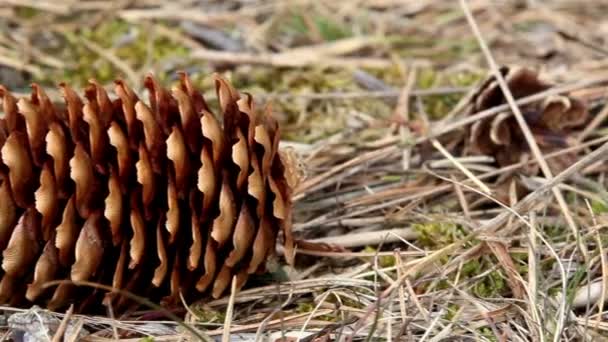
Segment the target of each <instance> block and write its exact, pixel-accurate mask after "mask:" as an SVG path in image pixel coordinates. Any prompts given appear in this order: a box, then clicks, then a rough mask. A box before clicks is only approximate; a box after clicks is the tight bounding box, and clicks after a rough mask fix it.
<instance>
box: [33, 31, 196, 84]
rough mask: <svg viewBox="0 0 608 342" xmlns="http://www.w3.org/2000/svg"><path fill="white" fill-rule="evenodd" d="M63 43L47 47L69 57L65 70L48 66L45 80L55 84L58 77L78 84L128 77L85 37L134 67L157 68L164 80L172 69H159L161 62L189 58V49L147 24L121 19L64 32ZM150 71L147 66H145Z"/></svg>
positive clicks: (139, 68) (64, 57) (63, 56)
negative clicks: (59, 46) (95, 50)
mask: <svg viewBox="0 0 608 342" xmlns="http://www.w3.org/2000/svg"><path fill="white" fill-rule="evenodd" d="M64 39H65V41H64V43H65V46H63V47H62V48H61V49H60V50H58V51H48V52H49V53H50V54H53V55H55V56H58V57H59V58H61V59H63V60H66V61H70V64H69V66H70V68H68V69H65V70H49V71H48V72H47V73H46V75H45V77H44V78H43V79H42V80H37V81H39V82H42V83H48V84H55V83H57V80H58V79H61V80H65V81H66V82H68V83H70V84H71V85H73V86H75V87H81V86H83V85H85V84H86V83H87V82H88V80H89V79H90V78H95V79H97V80H98V81H99V82H101V83H110V82H112V81H113V80H114V79H116V78H117V77H125V75H124V74H123V73H122V71H121V70H119V69H118V68H117V67H116V66H115V65H114V64H113V63H112V62H111V61H109V60H107V59H105V58H103V57H102V56H100V55H99V54H97V53H96V52H94V51H92V50H91V49H89V48H88V47H87V46H86V45H85V43H83V40H86V41H89V42H92V43H93V44H95V45H97V46H99V47H100V48H102V49H104V50H106V51H108V52H109V53H111V54H113V55H114V56H115V57H116V58H117V59H119V60H120V61H121V62H123V63H125V64H127V65H128V66H129V67H130V68H131V69H132V70H133V71H135V72H138V71H140V70H141V69H144V70H145V67H146V66H148V65H149V66H150V69H153V70H155V71H156V73H155V75H156V77H158V78H159V80H161V81H166V80H167V79H168V77H169V76H171V77H173V76H174V75H173V71H174V69H172V70H170V71H171V73H170V74H167V73H163V72H158V71H159V70H163V68H160V67H158V66H157V64H158V63H161V62H165V61H166V60H167V59H171V60H172V61H178V60H179V59H180V58H181V59H184V60H187V56H188V49H187V48H186V47H184V46H181V45H179V44H176V43H174V42H172V41H170V40H168V39H167V38H164V37H162V36H159V35H154V34H153V30H152V29H150V28H149V27H147V25H134V24H131V23H128V22H125V21H122V20H120V19H114V20H108V21H103V22H101V23H100V24H99V25H97V26H95V27H92V28H91V27H84V28H82V29H80V30H79V31H74V32H67V33H65V34H64ZM145 71H147V70H145Z"/></svg>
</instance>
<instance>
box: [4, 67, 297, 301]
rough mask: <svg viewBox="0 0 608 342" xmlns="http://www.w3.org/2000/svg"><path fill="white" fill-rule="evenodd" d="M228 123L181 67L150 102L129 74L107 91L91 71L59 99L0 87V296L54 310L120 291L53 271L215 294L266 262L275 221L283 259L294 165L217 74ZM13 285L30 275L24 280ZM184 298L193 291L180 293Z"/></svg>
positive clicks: (248, 104)
mask: <svg viewBox="0 0 608 342" xmlns="http://www.w3.org/2000/svg"><path fill="white" fill-rule="evenodd" d="M215 84H216V90H217V97H218V102H219V107H220V110H221V112H222V121H223V125H222V124H221V123H220V121H219V120H218V118H217V117H216V116H215V115H214V114H213V113H212V111H211V110H210V108H209V106H208V105H207V103H206V102H205V100H204V98H203V96H202V95H201V93H200V92H199V91H197V90H196V89H194V87H193V86H192V84H191V82H190V80H189V79H188V77H187V75H186V74H183V73H182V74H180V82H179V83H178V84H177V85H176V86H174V87H172V88H171V91H168V90H166V89H163V88H162V87H160V86H159V84H158V83H157V81H156V80H155V79H154V78H152V77H151V76H148V77H146V79H145V82H144V85H145V87H146V88H147V90H148V91H149V94H150V96H149V104H146V103H144V102H143V101H141V100H140V99H139V98H138V97H137V96H136V94H135V93H134V91H133V90H132V89H130V88H129V87H128V86H127V85H126V84H124V82H122V81H120V80H118V81H116V82H115V86H114V90H115V93H116V95H117V98H116V99H115V100H111V99H110V97H109V95H108V94H107V93H106V92H105V90H104V88H103V87H102V86H100V85H99V84H98V83H96V82H95V81H91V82H90V84H89V85H88V87H87V88H86V89H85V91H84V100H83V99H81V98H80V97H79V96H78V94H77V93H76V92H75V91H74V90H72V89H71V88H70V87H69V86H68V85H66V84H61V85H60V89H61V92H62V94H63V97H64V99H65V106H61V105H55V104H53V103H52V102H51V101H50V100H49V98H48V97H47V95H46V94H45V92H44V91H43V89H41V88H40V87H38V86H37V85H33V86H32V94H31V98H30V99H25V98H24V99H19V100H17V99H16V98H15V97H13V96H12V95H11V93H9V92H8V91H7V90H6V89H5V88H4V87H0V98H2V99H3V103H2V104H3V110H4V117H3V118H0V156H1V161H2V163H1V164H0V197H1V198H2V200H1V201H0V250H1V251H2V272H3V274H2V279H1V281H0V302H2V303H10V304H13V305H28V304H31V303H32V302H35V303H40V304H43V305H46V306H47V307H49V308H51V309H56V308H60V307H63V306H65V305H67V304H69V303H71V302H77V303H78V302H82V305H81V309H83V308H87V307H91V306H87V305H88V304H94V303H98V302H99V301H100V300H101V301H102V302H103V303H104V304H106V305H110V304H111V305H112V307H113V308H114V309H115V310H120V308H121V307H125V306H126V305H127V304H129V302H128V301H127V300H126V298H124V297H122V296H120V295H118V293H116V292H113V293H106V294H105V295H104V294H102V293H98V291H97V292H93V293H92V291H91V290H90V288H85V287H79V286H76V285H74V284H70V283H69V282H63V283H61V284H60V285H59V286H57V287H54V288H47V287H45V286H44V284H45V283H46V282H48V281H51V280H72V281H75V282H77V281H92V282H97V283H101V284H106V285H111V286H112V287H114V288H118V289H124V290H127V291H131V292H134V293H136V294H139V295H142V296H146V297H149V298H162V301H163V303H164V304H166V305H170V304H171V303H175V302H176V300H178V299H179V294H180V292H181V293H182V294H184V295H186V296H199V297H200V296H201V295H202V294H201V293H204V292H210V293H211V295H212V296H213V297H216V298H217V297H219V296H221V295H222V294H223V293H224V292H225V290H226V288H228V287H229V284H230V283H231V281H232V278H233V277H236V282H237V283H236V285H237V287H238V288H240V287H241V286H243V284H244V283H245V281H246V279H247V278H248V276H249V275H250V274H253V273H256V272H262V271H264V266H265V260H266V258H267V257H268V256H269V255H270V254H273V253H274V246H275V240H276V239H277V238H278V235H279V232H282V235H283V243H284V246H285V255H286V257H287V260H288V261H289V262H291V261H292V258H293V252H294V241H293V238H292V234H291V216H292V214H291V212H292V211H291V191H292V190H291V189H292V188H293V187H294V186H295V181H296V177H295V173H294V172H293V170H292V169H291V164H287V163H286V162H285V160H286V159H289V158H282V153H281V151H279V150H278V144H279V138H280V132H279V127H278V123H277V122H276V121H275V120H274V119H273V118H272V116H271V115H270V112H269V110H268V109H267V110H266V111H265V113H263V114H262V113H258V111H257V110H256V108H254V103H253V101H252V98H251V96H250V95H249V94H244V95H243V96H241V95H240V94H239V93H238V92H237V91H236V90H234V89H233V88H232V87H231V86H230V85H229V84H228V82H226V81H225V80H224V79H222V78H220V77H218V76H215ZM22 284H28V285H27V287H26V286H22ZM187 298H188V297H187Z"/></svg>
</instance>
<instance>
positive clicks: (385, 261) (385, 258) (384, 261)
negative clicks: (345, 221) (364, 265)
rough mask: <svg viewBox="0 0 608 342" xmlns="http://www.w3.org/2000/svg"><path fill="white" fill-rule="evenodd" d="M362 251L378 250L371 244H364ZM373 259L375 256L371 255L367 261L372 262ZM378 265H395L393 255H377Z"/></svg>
mask: <svg viewBox="0 0 608 342" xmlns="http://www.w3.org/2000/svg"><path fill="white" fill-rule="evenodd" d="M363 251H364V252H367V253H376V252H377V251H378V250H377V249H376V248H375V247H373V246H366V247H365V249H363ZM375 259H376V257H371V258H370V260H369V262H374V260H375ZM378 265H379V266H380V267H392V266H395V257H394V256H392V255H381V256H378Z"/></svg>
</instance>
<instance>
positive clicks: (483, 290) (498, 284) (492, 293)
mask: <svg viewBox="0 0 608 342" xmlns="http://www.w3.org/2000/svg"><path fill="white" fill-rule="evenodd" d="M506 290H508V286H507V284H506V281H505V279H504V276H503V275H502V272H501V271H499V270H494V271H492V272H490V273H488V274H487V275H486V276H485V277H483V278H482V279H481V280H480V281H479V282H477V283H476V284H475V285H474V286H473V293H475V295H477V296H478V297H481V298H495V297H498V296H500V295H502V294H504V293H505V292H506Z"/></svg>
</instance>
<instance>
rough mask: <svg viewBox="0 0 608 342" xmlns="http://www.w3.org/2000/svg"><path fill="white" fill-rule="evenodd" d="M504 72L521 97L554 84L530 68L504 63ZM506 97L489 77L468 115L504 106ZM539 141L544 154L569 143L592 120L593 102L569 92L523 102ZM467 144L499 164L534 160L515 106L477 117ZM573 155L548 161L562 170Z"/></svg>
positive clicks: (532, 169)
mask: <svg viewBox="0 0 608 342" xmlns="http://www.w3.org/2000/svg"><path fill="white" fill-rule="evenodd" d="M501 73H502V75H503V77H504V78H505V81H506V82H507V85H508V86H509V89H510V90H511V93H512V94H513V97H514V98H515V99H519V98H522V97H526V96H530V95H533V94H536V93H539V92H542V91H545V90H547V89H549V88H551V87H552V85H551V84H549V83H545V82H543V81H541V80H540V79H539V78H538V74H537V73H536V72H534V71H532V70H529V69H525V68H517V69H509V68H506V67H503V68H502V69H501ZM505 103H506V100H505V97H504V95H503V93H502V90H501V89H500V86H499V85H498V82H497V81H496V79H495V78H494V77H493V76H492V77H490V78H489V79H488V80H486V81H485V82H484V83H483V84H482V85H481V86H480V88H479V90H478V91H477V93H476V94H475V95H474V96H473V98H472V100H471V104H470V106H469V110H468V115H473V114H475V113H479V112H481V111H483V110H486V109H490V108H493V107H496V106H499V105H502V104H505ZM519 108H520V110H521V112H522V114H523V116H524V119H525V120H526V122H527V124H528V125H529V127H530V129H531V131H532V133H533V134H534V137H535V139H536V142H537V143H538V145H539V147H540V149H541V151H542V152H543V153H545V154H546V153H550V152H553V151H556V150H559V149H563V148H566V147H568V145H569V142H570V140H571V137H570V135H571V133H572V131H573V129H575V128H577V127H581V126H582V125H584V124H585V123H586V122H587V119H588V112H587V106H586V104H585V103H584V102H582V101H581V100H580V99H577V98H574V97H571V96H566V95H555V96H549V97H547V98H546V99H544V100H541V101H536V102H533V103H530V104H526V105H520V106H519ZM467 137H468V139H467V141H466V145H467V148H468V149H469V150H470V152H472V153H474V154H484V155H489V156H492V157H494V158H495V160H496V162H497V164H498V165H499V166H507V165H511V164H515V163H519V162H521V161H526V160H533V159H534V158H533V156H532V154H531V151H530V148H529V147H528V143H527V142H526V139H525V137H524V135H523V133H522V131H521V129H520V127H519V124H518V123H517V120H516V119H515V117H514V116H513V115H512V113H511V110H510V109H506V110H505V111H504V112H502V113H498V114H497V115H494V116H491V117H489V118H487V119H482V120H479V121H476V122H475V123H474V124H472V125H471V127H470V130H469V132H468V135H467ZM575 158H576V156H575V155H573V154H564V155H562V156H559V157H556V158H552V159H549V160H547V162H548V164H549V166H550V167H551V169H552V171H554V172H556V173H557V172H559V171H560V170H563V169H564V168H565V167H567V166H569V165H571V164H572V163H573V162H574V161H575ZM525 170H527V172H526V173H528V174H531V175H534V174H537V173H538V171H539V168H538V166H536V165H535V166H533V167H526V168H525Z"/></svg>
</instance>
